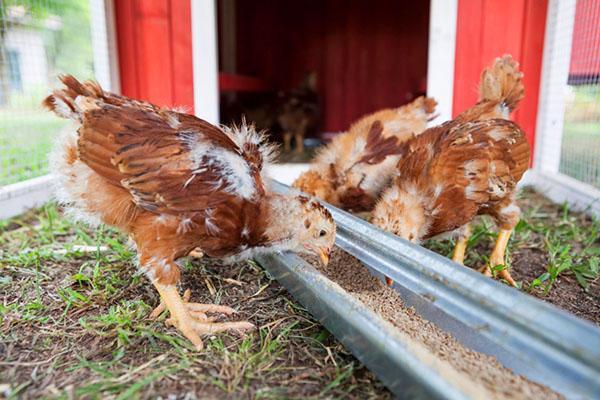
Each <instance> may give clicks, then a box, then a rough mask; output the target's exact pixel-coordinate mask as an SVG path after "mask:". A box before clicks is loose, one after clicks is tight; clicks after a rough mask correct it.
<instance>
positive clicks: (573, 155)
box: [559, 0, 600, 188]
mask: <svg viewBox="0 0 600 400" xmlns="http://www.w3.org/2000/svg"><path fill="white" fill-rule="evenodd" d="M566 40H569V38H566ZM559 171H560V172H561V173H563V174H565V175H568V176H570V177H573V178H575V179H577V180H579V181H581V182H584V183H587V184H590V185H592V186H595V187H596V188H600V0H578V1H577V4H576V10H575V21H574V25H573V33H572V42H571V59H570V63H569V76H568V86H567V92H566V94H565V116H564V125H563V134H562V146H561V155H560V167H559Z"/></svg>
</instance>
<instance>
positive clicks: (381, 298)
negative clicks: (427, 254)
mask: <svg viewBox="0 0 600 400" xmlns="http://www.w3.org/2000/svg"><path fill="white" fill-rule="evenodd" d="M315 265H316V266H317V265H318V264H316V263H315ZM317 268H319V269H320V270H321V271H322V272H323V274H325V275H326V276H327V277H328V278H329V279H331V280H332V281H334V282H336V283H338V284H339V285H340V286H341V287H342V288H344V289H345V290H347V291H348V292H349V293H350V294H351V295H352V296H354V297H356V298H357V299H358V300H360V301H361V302H363V303H364V304H365V305H366V306H367V307H369V308H370V309H372V310H373V311H375V312H376V313H377V314H379V315H380V316H381V317H383V318H384V319H385V320H387V321H389V322H391V323H392V324H393V325H394V326H396V327H397V328H398V330H399V331H400V333H401V334H403V335H404V336H405V338H406V340H407V344H408V347H409V348H411V349H413V350H414V351H415V355H416V356H417V357H420V358H421V359H423V360H428V361H431V360H432V358H433V362H429V365H432V366H433V368H435V369H436V370H437V371H438V372H439V373H440V374H441V375H442V376H445V377H446V379H448V380H449V381H451V382H453V384H455V385H456V387H457V388H458V389H459V390H461V391H463V392H464V393H467V394H468V395H469V396H470V397H473V398H487V399H559V398H562V396H561V395H559V394H557V393H556V392H553V391H552V390H550V389H548V388H547V387H545V386H542V385H540V384H537V383H534V382H531V381H529V380H528V379H526V378H524V377H522V376H520V375H516V374H515V373H513V372H512V371H511V370H509V369H508V368H505V367H503V366H502V365H501V364H500V363H499V362H498V361H497V360H496V359H495V358H494V357H491V356H488V355H485V354H481V353H478V352H476V351H473V350H470V349H467V348H465V347H464V346H462V345H461V344H460V343H459V342H457V341H456V339H454V338H453V337H452V336H451V335H450V334H448V333H446V332H444V331H442V330H441V329H439V328H438V327H437V326H435V325H434V324H433V323H431V322H429V321H426V320H424V319H423V318H421V317H420V316H419V315H418V314H416V313H415V311H414V309H412V308H407V307H405V306H404V304H403V302H402V299H401V297H400V296H399V294H398V293H397V292H396V291H395V290H394V289H392V288H389V287H388V286H386V285H385V284H384V283H383V282H381V281H380V280H379V279H377V278H375V277H374V276H373V275H371V273H370V272H369V271H368V270H367V268H366V267H365V266H364V265H363V264H362V263H361V262H360V261H359V260H358V259H356V258H354V257H352V256H350V255H349V254H347V253H345V252H343V251H342V250H340V249H336V250H335V251H334V253H333V255H332V260H331V262H330V263H329V265H328V266H327V267H325V268H323V267H320V266H317Z"/></svg>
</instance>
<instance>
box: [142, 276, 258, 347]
mask: <svg viewBox="0 0 600 400" xmlns="http://www.w3.org/2000/svg"><path fill="white" fill-rule="evenodd" d="M154 286H155V287H156V290H158V293H159V294H160V297H161V299H162V301H163V302H164V306H162V309H164V308H165V307H166V308H167V309H168V310H169V312H170V313H171V318H169V319H168V320H167V323H168V324H170V325H173V326H175V327H176V328H177V329H178V330H179V331H180V332H181V333H182V334H183V336H185V337H186V338H187V339H188V340H189V341H190V342H192V344H193V345H194V347H195V348H196V350H202V349H203V348H204V344H203V343H202V339H201V338H200V335H210V334H213V333H219V332H225V331H229V330H234V331H240V332H241V331H247V330H251V329H254V325H252V324H251V323H249V322H246V321H240V322H220V323H216V322H212V318H208V317H207V316H206V314H205V313H207V312H217V313H222V314H227V315H231V314H233V313H235V310H234V309H232V308H230V307H227V306H220V305H216V304H199V303H189V302H187V301H185V300H188V299H189V293H188V292H186V295H184V299H182V298H181V297H180V296H179V292H178V291H177V287H176V286H175V285H163V284H160V283H158V282H155V283H154ZM186 298H187V299H186ZM161 304H162V303H161ZM161 312H162V310H161V305H159V306H158V307H157V308H156V309H155V310H154V311H153V312H152V314H151V317H154V316H158V315H160V313H161Z"/></svg>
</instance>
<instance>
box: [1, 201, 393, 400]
mask: <svg viewBox="0 0 600 400" xmlns="http://www.w3.org/2000/svg"><path fill="white" fill-rule="evenodd" d="M1 229H2V230H3V232H2V235H1V236H0V249H1V250H0V298H1V299H2V303H1V304H0V339H1V340H0V360H1V361H0V398H2V396H3V395H4V396H6V397H12V398H24V399H32V398H41V397H45V398H69V399H71V398H103V399H104V398H118V399H125V398H157V397H158V398H161V397H162V398H177V399H180V398H181V399H183V398H186V399H193V398H201V399H211V398H219V399H222V398H225V399H227V398H230V399H244V398H248V399H269V398H277V399H279V398H290V399H292V398H302V399H305V398H315V399H316V398H351V399H352V398H354V399H365V398H378V399H379V398H384V399H385V398H391V394H390V393H389V392H388V391H387V389H385V388H384V387H383V386H382V385H381V384H380V383H379V381H378V380H377V379H376V378H375V376H374V375H373V374H372V373H371V372H369V371H368V370H367V369H366V368H365V367H364V366H363V365H361V364H360V362H358V361H357V360H356V359H355V358H354V357H353V356H352V355H351V354H349V353H348V352H347V351H346V350H345V349H344V348H343V346H342V345H341V344H340V343H339V342H338V341H337V340H335V338H334V337H333V336H331V335H330V333H329V332H328V331H327V330H325V329H324V328H323V327H322V326H321V325H320V324H318V323H317V322H316V321H315V320H314V319H313V318H312V317H311V316H310V315H309V314H308V313H307V312H306V311H305V310H304V309H303V308H302V307H301V306H300V305H298V304H297V303H296V302H294V300H293V299H292V298H291V297H290V295H289V294H288V293H287V292H286V291H285V289H283V288H282V287H281V286H280V285H279V284H278V283H277V281H274V280H272V279H271V278H270V277H269V276H268V275H267V274H266V273H265V272H264V271H263V270H262V269H261V268H260V267H258V266H257V265H256V264H254V263H252V262H246V263H240V264H236V265H232V266H222V265H220V264H218V263H215V262H209V261H206V260H200V261H193V262H192V263H186V264H185V265H184V270H185V271H184V273H183V282H182V287H183V288H190V289H191V290H192V293H193V294H192V300H193V301H199V302H206V303H213V302H214V303H219V304H226V305H229V306H232V307H234V308H235V309H237V310H238V314H236V315H235V316H233V317H232V318H231V320H242V319H246V320H249V321H251V322H252V323H254V324H255V325H256V326H257V327H258V330H257V331H255V332H253V333H251V334H248V335H246V336H244V337H239V336H236V335H228V334H224V335H221V334H220V335H218V336H215V337H210V338H206V339H205V344H206V348H205V350H204V351H202V352H201V353H196V352H195V351H194V350H193V349H192V348H191V347H190V345H189V344H188V343H187V341H186V340H185V339H184V338H183V337H182V336H180V335H179V334H178V333H177V332H176V331H175V330H174V329H173V328H167V327H165V325H164V323H163V321H164V319H165V318H166V315H163V316H162V318H161V320H160V321H151V320H149V319H148V318H147V316H148V314H149V312H150V311H151V309H152V308H153V307H154V306H156V305H157V304H158V295H157V293H156V292H155V291H154V289H153V288H152V286H151V285H150V283H149V282H148V281H147V279H146V278H145V277H143V276H140V275H138V274H136V267H135V266H134V254H133V253H132V252H131V251H130V250H129V249H128V248H127V247H126V246H124V245H123V244H124V243H125V241H124V238H123V237H121V236H119V235H118V234H116V233H115V232H114V231H112V230H101V231H99V232H92V231H90V230H87V229H85V228H83V227H82V226H79V225H72V224H70V223H69V222H68V221H67V220H65V219H64V218H63V217H62V216H61V215H60V214H59V213H58V212H57V210H56V209H55V208H54V207H53V206H48V207H45V208H44V209H42V210H40V211H38V212H32V213H29V214H28V215H26V216H24V217H23V218H21V219H18V220H13V221H10V222H5V223H4V225H3V226H1ZM74 243H77V244H88V245H93V244H100V245H104V246H108V247H109V249H108V251H106V252H92V253H91V254H82V253H80V252H77V251H75V252H72V251H70V250H68V249H69V248H70V246H72V245H73V244H74ZM64 249H67V252H66V254H59V253H60V251H61V250H64Z"/></svg>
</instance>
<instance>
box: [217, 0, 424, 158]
mask: <svg viewBox="0 0 600 400" xmlns="http://www.w3.org/2000/svg"><path fill="white" fill-rule="evenodd" d="M429 9H430V4H429V2H398V1H394V0H382V1H377V2H365V1H337V0H327V1H312V0H311V1H302V2H282V1H276V0H223V1H219V2H218V3H217V10H216V11H217V25H218V26H217V30H218V54H219V86H220V88H219V92H220V116H221V117H220V120H221V122H222V123H227V124H229V123H239V122H240V121H241V119H242V117H243V116H245V118H246V119H247V120H248V121H252V122H255V123H256V125H257V127H258V128H261V129H266V130H268V131H269V132H272V135H273V139H275V140H278V141H283V137H284V136H285V135H284V134H285V132H284V127H282V115H281V114H282V113H285V111H286V105H287V104H289V103H290V102H295V103H300V104H299V105H298V106H297V107H299V108H300V109H302V110H304V111H305V112H306V113H307V114H310V113H313V114H314V115H311V118H313V119H312V120H310V121H308V122H306V121H303V120H302V118H297V123H298V124H303V123H308V125H309V126H308V127H306V129H305V131H306V132H305V135H304V144H305V145H306V146H305V147H307V148H308V149H309V150H310V148H312V147H314V145H317V144H319V143H321V142H322V141H326V140H329V139H331V138H332V137H333V136H334V135H335V134H337V133H339V132H342V131H344V130H346V129H348V127H349V125H350V124H351V123H352V122H353V121H355V120H356V119H357V118H359V117H361V116H362V115H365V114H368V113H370V112H373V111H375V110H378V109H381V108H386V107H398V106H401V105H403V104H406V103H408V102H410V101H411V100H413V99H415V98H416V97H418V96H420V95H423V94H425V92H426V88H427V61H428V40H429V38H428V35H429ZM311 90H314V95H313V94H311V93H310V91H311ZM292 108H293V107H292ZM288 111H289V107H288ZM293 121H294V118H292V122H293ZM288 125H289V124H288ZM291 125H292V126H293V123H292V124H291ZM287 128H288V129H289V127H287ZM296 136H297V135H294V136H293V137H292V146H293V147H294V148H296V149H297V148H298V144H297V143H293V142H296V141H297V140H296V139H299V138H297V137H296ZM291 158H293V157H291ZM299 158H300V159H299V160H298V161H306V159H307V158H306V157H299Z"/></svg>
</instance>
